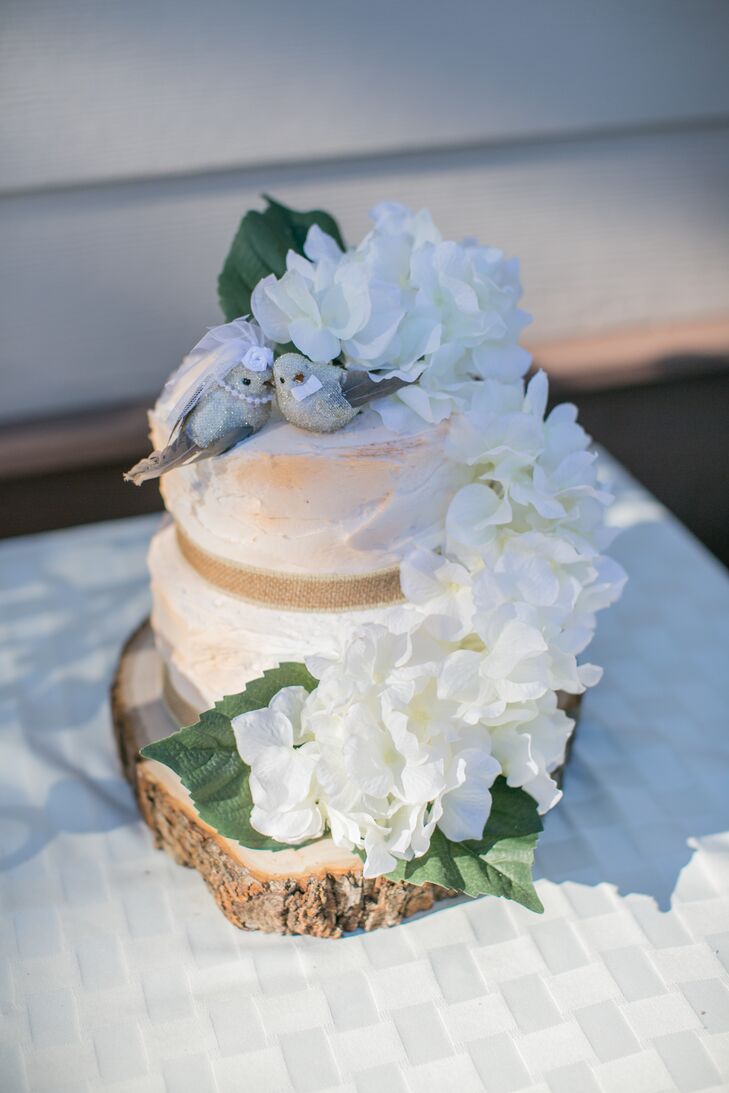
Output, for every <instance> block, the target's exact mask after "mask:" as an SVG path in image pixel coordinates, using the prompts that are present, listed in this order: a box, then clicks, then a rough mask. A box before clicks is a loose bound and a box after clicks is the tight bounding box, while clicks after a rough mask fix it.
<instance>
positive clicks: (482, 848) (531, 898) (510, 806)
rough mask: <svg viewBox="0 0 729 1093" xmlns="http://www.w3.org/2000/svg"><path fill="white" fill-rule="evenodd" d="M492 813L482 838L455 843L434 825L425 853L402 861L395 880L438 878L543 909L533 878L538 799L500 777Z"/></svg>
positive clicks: (435, 881)
mask: <svg viewBox="0 0 729 1093" xmlns="http://www.w3.org/2000/svg"><path fill="white" fill-rule="evenodd" d="M491 794H492V806H491V814H490V816H489V818H488V822H487V824H486V827H485V828H484V832H483V835H482V837H481V838H480V839H478V840H472V841H468V842H461V843H454V842H451V841H450V839H447V838H446V837H445V835H444V834H443V833H442V832H441V831H440V830H438V829H437V828H436V830H435V832H434V834H433V838H432V839H431V842H430V848H429V849H428V852H427V853H426V854H424V855H423V857H422V858H415V859H414V860H413V861H409V862H399V863H398V866H397V868H396V869H395V870H394V871H393V872H392V873H389V874H388V876H389V877H390V879H391V880H404V881H408V882H409V883H410V884H426V883H428V882H430V883H432V884H437V885H439V886H440V887H441V888H456V889H458V891H459V892H465V893H466V894H467V895H469V896H481V895H492V896H504V897H505V898H506V899H511V900H515V901H516V902H517V903H521V904H522V905H523V906H524V907H528V908H529V910H530V911H537V912H541V911H543V910H544V908H543V906H542V903H541V900H540V899H539V896H538V895H537V893H536V890H535V888H534V884H533V882H532V866H533V864H534V848H535V847H536V844H537V836H538V834H539V832H540V831H541V830H542V821H541V820H540V819H539V814H538V812H537V804H536V801H535V800H534V799H533V798H532V797H530V796H529V795H528V794H527V793H524V791H523V790H521V789H512V788H511V787H510V786H508V785H507V784H506V780H505V779H504V778H497V780H496V782H495V783H494V785H493V787H492V789H491Z"/></svg>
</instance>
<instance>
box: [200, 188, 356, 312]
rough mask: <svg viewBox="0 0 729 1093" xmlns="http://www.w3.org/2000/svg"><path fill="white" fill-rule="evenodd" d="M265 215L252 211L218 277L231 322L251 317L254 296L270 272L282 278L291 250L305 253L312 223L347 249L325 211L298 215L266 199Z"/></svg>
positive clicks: (223, 305) (279, 203)
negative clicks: (243, 316) (256, 288)
mask: <svg viewBox="0 0 729 1093" xmlns="http://www.w3.org/2000/svg"><path fill="white" fill-rule="evenodd" d="M265 201H266V208H265V209H264V210H263V212H257V211H256V210H251V211H250V212H247V213H246V215H245V216H244V217H243V219H242V220H241V222H240V227H239V228H238V231H237V232H236V235H235V238H234V239H233V242H232V244H231V247H230V250H229V252H228V255H227V257H226V259H225V263H224V265H223V268H222V270H221V273H220V276H219V277H218V296H219V299H220V306H221V308H222V309H223V313H224V315H225V318H226V319H227V321H228V322H230V321H231V320H233V319H237V318H238V317H239V316H241V315H248V314H250V310H251V293H252V292H253V289H254V288H255V287H256V285H257V284H258V282H259V281H261V280H262V279H263V278H264V277H267V276H268V275H269V274H270V273H273V274H275V276H276V277H281V276H282V275H283V274H284V273H285V271H286V255H287V254H288V252H289V251H290V250H293V251H296V252H297V253H298V254H303V253H304V243H305V241H306V235H307V232H308V231H309V228H310V227H311V226H312V224H318V225H319V227H320V228H321V229H322V231H324V232H326V233H327V235H331V236H332V238H333V239H335V240H336V241H337V243H338V244H339V246H340V247H341V248H342V249H344V242H343V240H342V235H341V232H340V230H339V225H338V224H337V222H336V220H335V219H334V217H333V216H331V215H330V214H329V213H327V212H324V211H323V210H322V209H312V210H311V211H310V212H297V211H296V210H295V209H289V208H288V207H287V206H286V205H282V204H281V202H280V201H274V199H273V198H271V197H265Z"/></svg>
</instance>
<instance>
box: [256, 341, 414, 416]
mask: <svg viewBox="0 0 729 1093" xmlns="http://www.w3.org/2000/svg"><path fill="white" fill-rule="evenodd" d="M273 378H274V387H275V389H276V401H277V402H278V407H279V409H280V411H281V413H282V414H283V416H284V417H285V418H286V420H287V421H290V422H291V424H292V425H296V426H298V428H299V429H308V430H309V431H310V432H314V433H334V432H336V431H337V430H338V429H341V428H343V427H344V426H345V425H347V424H349V422H350V421H351V420H352V418H353V417H355V415H356V414H357V412H358V411H359V409H360V408H361V407H362V406H364V405H366V404H367V403H368V402H370V401H372V399H377V398H384V397H385V396H386V395H392V394H394V393H395V392H396V391H399V390H400V388H401V387H405V386H407V384H408V383H409V382H410V381H409V380H403V379H400V378H398V377H392V378H387V377H384V378H383V379H381V380H379V381H378V380H374V379H373V378H372V377H371V375H370V374H369V373H368V372H360V371H356V372H355V371H347V370H346V369H345V368H340V367H339V365H336V364H312V362H311V361H310V360H308V359H307V358H306V357H303V356H302V355H301V354H300V353H284V354H283V356H281V357H278V359H277V360H276V361H274V365H273Z"/></svg>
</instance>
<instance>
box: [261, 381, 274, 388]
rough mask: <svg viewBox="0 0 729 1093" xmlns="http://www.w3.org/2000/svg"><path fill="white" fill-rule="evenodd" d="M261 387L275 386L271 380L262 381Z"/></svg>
mask: <svg viewBox="0 0 729 1093" xmlns="http://www.w3.org/2000/svg"><path fill="white" fill-rule="evenodd" d="M263 386H264V387H274V386H275V384H274V382H273V380H264V381H263Z"/></svg>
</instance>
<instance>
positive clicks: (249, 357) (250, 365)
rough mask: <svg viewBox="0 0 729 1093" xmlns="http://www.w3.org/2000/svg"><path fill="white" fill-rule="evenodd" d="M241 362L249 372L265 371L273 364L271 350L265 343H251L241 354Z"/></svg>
mask: <svg viewBox="0 0 729 1093" xmlns="http://www.w3.org/2000/svg"><path fill="white" fill-rule="evenodd" d="M241 364H242V365H244V366H245V367H246V368H247V369H248V370H249V371H250V372H265V371H266V369H267V368H270V367H271V365H272V364H273V350H272V349H269V347H268V346H267V345H252V346H251V347H250V349H247V350H246V352H245V353H244V354H243V358H242V360H241Z"/></svg>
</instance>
